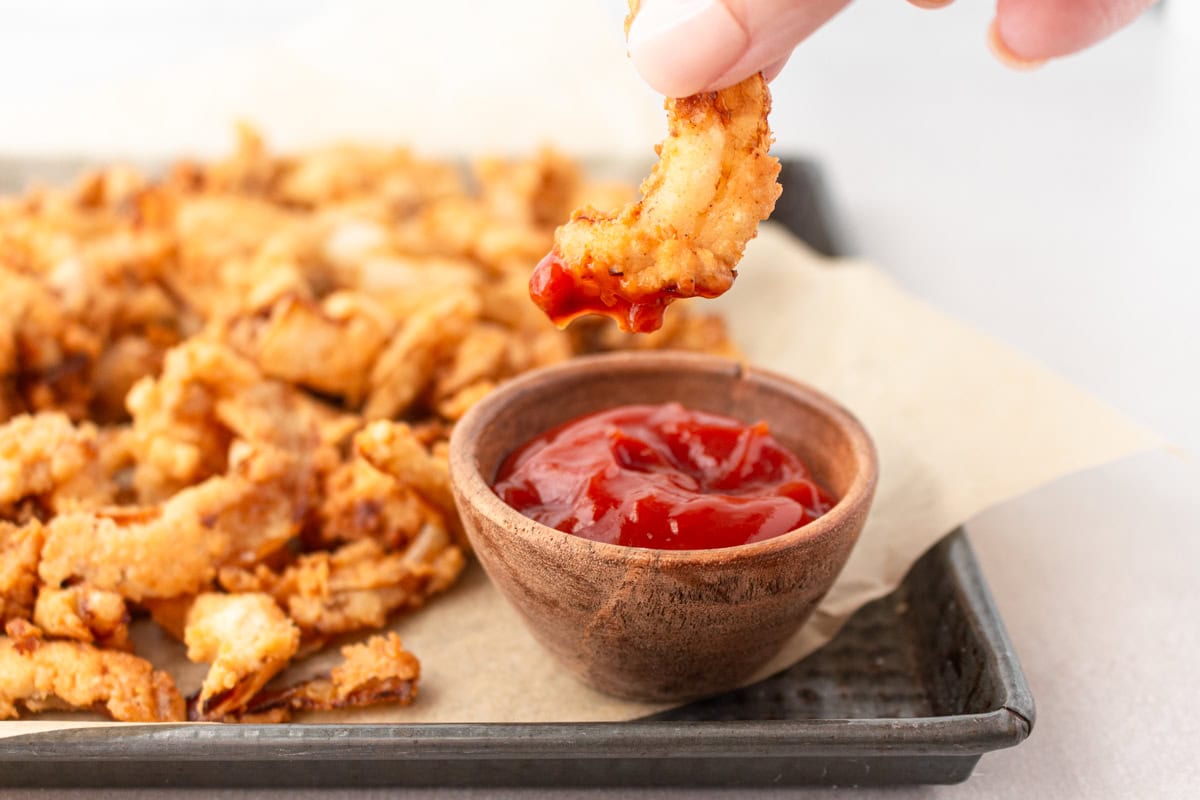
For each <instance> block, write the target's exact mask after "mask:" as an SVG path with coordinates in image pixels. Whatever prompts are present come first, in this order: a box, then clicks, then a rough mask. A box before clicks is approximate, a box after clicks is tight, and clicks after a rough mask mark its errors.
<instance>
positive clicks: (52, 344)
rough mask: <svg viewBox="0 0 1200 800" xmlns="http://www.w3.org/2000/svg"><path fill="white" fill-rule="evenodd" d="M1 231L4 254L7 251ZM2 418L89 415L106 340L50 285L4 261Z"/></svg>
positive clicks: (0, 285) (0, 270) (0, 284)
mask: <svg viewBox="0 0 1200 800" xmlns="http://www.w3.org/2000/svg"><path fill="white" fill-rule="evenodd" d="M3 239H4V236H3V233H0V253H2V252H3V251H4V249H5V248H4V247H3ZM0 297H2V298H4V302H3V303H2V304H0V413H2V414H3V417H0V421H3V420H5V419H7V418H8V417H10V416H13V415H15V414H19V413H22V412H31V413H32V412H37V411H49V410H60V411H62V412H64V413H65V414H67V415H68V416H69V417H71V418H72V419H82V418H83V417H84V416H86V414H87V408H88V403H89V401H90V399H91V390H90V385H89V381H90V373H91V366H92V362H93V360H94V359H95V358H96V356H97V354H98V353H99V352H100V342H99V340H98V338H97V337H96V335H95V334H94V333H93V332H92V331H89V330H88V329H87V327H86V326H84V325H83V324H82V323H81V322H80V321H79V320H77V319H75V318H73V316H72V315H71V314H70V313H69V312H68V311H67V309H66V308H65V307H64V304H63V301H62V299H61V298H60V297H59V295H58V293H57V292H56V291H55V290H54V288H52V287H51V286H50V285H48V283H46V282H42V281H39V280H37V279H35V278H33V277H31V276H30V275H28V274H23V273H21V272H18V271H16V270H14V269H12V268H11V267H9V266H8V265H7V264H5V263H4V262H3V260H0Z"/></svg>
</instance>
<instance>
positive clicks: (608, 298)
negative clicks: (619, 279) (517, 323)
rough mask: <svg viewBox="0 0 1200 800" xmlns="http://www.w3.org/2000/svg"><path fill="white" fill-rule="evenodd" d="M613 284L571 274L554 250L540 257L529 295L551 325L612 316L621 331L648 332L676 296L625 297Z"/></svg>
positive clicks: (660, 323)
mask: <svg viewBox="0 0 1200 800" xmlns="http://www.w3.org/2000/svg"><path fill="white" fill-rule="evenodd" d="M612 284H613V286H611V287H609V286H601V285H600V284H599V283H597V281H596V280H594V279H593V280H580V279H578V278H576V277H575V275H573V274H572V273H571V272H570V271H569V270H568V269H567V268H566V264H565V263H564V262H563V260H562V257H561V256H559V254H558V253H557V252H553V251H552V252H551V253H550V254H549V255H547V256H546V257H545V258H543V259H542V260H541V261H540V262H539V263H538V265H537V267H536V268H535V269H534V271H533V277H531V278H530V279H529V296H530V297H531V298H533V302H535V303H537V305H538V307H539V308H540V309H542V311H544V312H546V316H548V317H549V318H550V319H551V320H553V322H554V324H556V325H558V326H559V327H564V326H566V324H567V323H568V322H570V321H571V320H573V319H575V318H576V317H582V316H583V315H585V314H603V315H604V316H607V317H612V318H613V319H615V320H616V321H617V324H618V325H620V326H621V330H623V331H630V332H631V333H650V332H651V331H656V330H658V329H659V328H661V327H662V323H663V312H665V311H666V309H667V306H668V305H670V303H671V301H673V300H675V299H676V298H675V297H674V296H673V295H669V294H658V295H650V296H648V297H644V298H629V297H624V296H622V295H620V294H619V293H618V292H617V290H616V281H615V280H614V281H612Z"/></svg>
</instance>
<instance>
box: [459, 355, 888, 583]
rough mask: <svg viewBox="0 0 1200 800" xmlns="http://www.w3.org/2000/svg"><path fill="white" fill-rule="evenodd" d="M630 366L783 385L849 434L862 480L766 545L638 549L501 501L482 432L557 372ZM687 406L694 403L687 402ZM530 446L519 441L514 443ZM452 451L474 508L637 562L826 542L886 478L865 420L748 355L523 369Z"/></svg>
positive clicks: (607, 359)
mask: <svg viewBox="0 0 1200 800" xmlns="http://www.w3.org/2000/svg"><path fill="white" fill-rule="evenodd" d="M622 368H624V369H626V370H628V369H630V368H632V369H636V370H639V371H646V372H652V371H656V370H666V369H670V370H673V371H679V370H691V371H694V372H707V373H714V374H721V373H724V374H726V375H728V376H729V377H730V378H732V379H733V380H744V381H757V382H763V383H767V384H775V385H776V386H779V387H780V388H782V389H784V390H786V392H787V393H788V394H789V395H792V396H793V397H794V398H796V399H797V402H800V403H803V404H807V405H809V406H810V407H815V408H816V409H817V410H818V411H819V412H821V413H823V414H824V415H825V416H826V417H827V418H829V419H830V420H832V422H833V424H834V425H835V426H837V427H838V428H840V429H841V430H842V431H843V432H844V433H845V434H846V435H847V436H848V437H849V439H850V442H851V450H852V451H853V453H854V455H855V461H856V462H857V463H856V467H857V469H856V470H855V475H854V479H853V480H852V481H851V483H850V486H849V487H848V488H847V489H846V491H845V492H844V493H843V494H842V496H841V497H839V498H838V500H837V502H836V503H835V504H834V505H833V507H832V508H831V509H829V511H827V512H825V514H823V515H821V516H820V517H818V518H817V519H815V520H813V521H812V522H810V523H808V524H807V525H803V526H801V527H799V528H793V529H792V530H790V531H787V532H786V533H782V534H780V535H778V536H774V537H772V538H770V539H763V540H762V541H758V542H749V543H746V544H739V545H733V546H730V547H713V548H702V549H690V550H667V549H656V548H651V547H636V546H633V545H623V544H613V543H610V542H599V541H596V540H593V539H585V538H584V537H582V536H575V535H574V534H570V533H566V532H565V531H560V530H558V529H557V528H551V527H550V526H549V525H545V524H543V523H541V522H538V521H537V520H535V519H532V518H530V517H527V516H525V515H524V514H522V513H521V512H520V511H518V510H517V509H515V508H513V507H512V506H510V505H509V504H508V503H506V502H504V501H503V500H502V499H500V496H499V495H497V494H496V492H495V491H494V490H493V489H492V485H491V483H490V482H489V481H488V480H487V479H486V478H484V476H483V474H482V473H481V471H480V469H479V464H478V459H476V457H475V453H476V450H477V445H478V442H479V441H480V434H481V433H483V432H485V431H487V430H488V429H494V426H492V425H491V424H490V423H491V422H493V421H494V419H495V418H496V417H497V416H498V415H499V412H500V411H502V410H503V408H504V407H505V406H506V405H507V404H508V403H509V402H511V401H512V400H513V399H515V398H516V397H518V396H520V395H522V394H525V393H527V392H529V391H530V390H531V389H532V388H533V387H535V386H537V385H538V384H539V383H541V382H543V381H545V376H547V375H552V376H554V377H555V378H556V379H558V380H561V379H563V378H569V377H571V376H574V375H580V374H584V373H590V372H596V371H604V372H612V373H614V375H615V374H616V373H618V372H619V371H621V369H622ZM553 383H554V382H547V383H546V384H545V385H546V386H551V385H553ZM680 402H682V401H680ZM684 405H685V407H686V406H687V403H684ZM608 407H609V408H611V407H613V406H608ZM604 408H605V407H597V408H596V409H595V410H596V411H601V410H603V409H604ZM589 413H591V412H589ZM523 443H524V442H518V443H517V444H516V445H514V447H515V446H519V445H520V444H523ZM449 455H450V480H451V484H452V485H453V487H454V489H455V490H456V491H455V495H456V500H457V502H459V503H465V504H470V505H472V506H473V507H474V509H475V511H476V512H478V513H480V514H481V515H483V516H485V517H487V519H488V520H489V521H491V522H492V523H493V524H495V525H497V526H498V527H499V528H502V529H503V530H505V531H507V532H509V533H510V534H512V535H517V536H520V537H522V538H529V537H530V536H531V535H536V536H538V537H542V541H543V542H544V543H549V542H557V543H558V544H559V545H560V546H564V547H582V548H585V549H588V550H589V551H591V552H593V553H597V554H607V555H609V556H612V557H616V558H625V559H635V560H639V559H650V560H653V561H654V562H656V563H660V562H668V563H672V562H689V563H693V562H697V561H728V560H731V559H738V560H740V559H743V558H758V557H762V556H769V555H773V554H776V553H777V552H779V551H784V550H788V549H790V548H792V547H795V546H796V545H799V544H803V543H805V542H809V541H811V540H815V539H820V538H822V537H824V536H827V535H829V534H831V533H833V532H835V531H838V530H843V523H845V522H846V521H847V520H848V519H849V518H850V517H852V516H853V515H855V514H856V513H859V512H860V511H863V512H865V511H866V510H869V507H870V504H871V500H872V497H873V495H874V491H875V487H876V485H877V483H878V480H879V458H878V453H877V451H876V449H875V444H874V442H873V441H872V440H871V436H870V434H869V433H867V430H866V428H865V427H864V426H863V424H862V423H861V422H860V421H859V420H858V418H857V417H855V416H854V415H853V414H852V413H851V412H850V411H849V410H847V409H846V408H845V407H844V406H842V405H841V404H840V403H838V402H837V401H836V400H834V399H833V398H832V397H830V396H829V395H827V394H825V393H824V392H821V391H820V390H818V389H815V388H813V387H812V386H809V385H808V384H806V383H804V382H802V381H798V380H795V379H794V378H790V377H788V376H786V375H782V374H780V373H778V372H774V371H772V370H768V369H763V368H761V367H755V366H753V365H750V364H748V363H747V362H745V361H742V360H738V359H735V358H729V357H725V356H715V355H709V354H705V353H692V352H687V351H678V350H658V351H652V352H637V351H620V352H616V353H600V354H593V355H586V356H577V357H574V358H571V359H569V360H567V361H564V362H560V363H558V364H552V365H550V366H547V367H540V368H538V369H534V370H530V371H529V372H525V373H522V374H521V375H519V376H517V377H515V378H512V379H510V380H509V381H507V382H505V383H503V384H501V385H500V386H499V387H497V388H496V389H495V390H493V391H492V392H491V393H490V394H488V395H487V396H486V397H484V398H483V399H482V400H480V401H479V402H478V403H476V404H475V405H474V406H473V407H472V408H471V409H470V410H468V411H467V413H466V414H465V415H463V417H462V418H461V419H460V420H459V421H458V423H457V424H456V425H455V426H454V430H453V432H452V433H451V436H450V453H449ZM545 537H549V538H548V539H547V538H545Z"/></svg>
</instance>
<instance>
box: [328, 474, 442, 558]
mask: <svg viewBox="0 0 1200 800" xmlns="http://www.w3.org/2000/svg"><path fill="white" fill-rule="evenodd" d="M323 494H324V497H323V498H322V501H321V505H320V507H319V508H318V509H317V514H318V518H319V524H318V525H317V526H315V530H313V531H311V532H309V533H306V540H308V541H312V542H315V543H318V544H320V545H321V546H323V547H328V546H329V545H336V544H339V543H344V542H353V541H357V540H358V539H365V538H369V539H374V540H375V541H377V542H379V543H380V544H381V545H383V546H384V547H385V548H386V549H388V550H398V549H403V548H404V547H405V546H407V544H408V542H409V541H410V540H411V539H412V538H414V537H415V536H416V535H417V533H419V532H420V530H421V527H422V526H423V525H424V524H425V522H426V520H428V519H430V517H431V515H436V514H437V513H438V512H437V511H435V510H434V509H432V508H430V506H429V505H428V504H427V503H425V502H424V501H423V500H422V499H421V497H420V496H419V495H418V494H417V493H416V492H415V491H414V490H413V489H412V488H410V487H408V486H405V485H404V484H402V483H401V482H400V481H398V480H396V478H394V477H392V476H391V475H388V474H386V473H384V472H381V471H379V470H378V469H376V468H375V467H373V466H372V465H371V464H370V463H368V462H367V461H366V460H365V459H363V458H362V457H361V456H357V455H355V456H353V457H352V458H350V459H349V460H347V461H346V462H345V463H343V464H340V465H339V466H338V467H337V468H336V469H334V470H333V471H332V472H330V473H329V474H328V475H327V476H326V477H325V483H324V493H323Z"/></svg>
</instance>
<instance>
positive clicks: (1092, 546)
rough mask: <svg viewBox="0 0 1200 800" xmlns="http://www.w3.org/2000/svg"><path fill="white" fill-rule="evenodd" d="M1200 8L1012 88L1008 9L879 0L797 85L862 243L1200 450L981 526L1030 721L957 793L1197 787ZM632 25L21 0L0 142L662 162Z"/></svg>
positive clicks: (814, 46)
mask: <svg viewBox="0 0 1200 800" xmlns="http://www.w3.org/2000/svg"><path fill="white" fill-rule="evenodd" d="M1198 9H1200V3H1196V2H1194V1H1193V0H1171V3H1170V5H1169V6H1168V7H1167V8H1165V9H1162V10H1161V11H1160V12H1158V13H1155V14H1153V15H1151V16H1150V17H1148V18H1146V19H1145V20H1143V21H1142V22H1140V23H1139V24H1137V25H1136V26H1134V27H1133V28H1132V29H1130V30H1128V31H1125V32H1124V33H1122V34H1121V35H1119V36H1118V37H1116V38H1115V39H1113V40H1112V41H1110V42H1108V43H1105V44H1104V45H1102V46H1100V47H1097V48H1095V49H1093V50H1090V51H1088V52H1086V53H1084V54H1081V55H1079V56H1076V57H1072V58H1069V59H1065V60H1063V61H1061V62H1057V63H1052V64H1050V65H1048V66H1047V67H1045V68H1044V69H1042V70H1040V71H1037V72H1033V73H1028V74H1017V73H1012V72H1009V71H1006V70H1005V69H1004V68H1002V67H1000V66H998V65H997V64H996V63H995V62H994V61H993V60H992V59H991V57H990V56H989V55H988V53H987V52H986V49H985V47H984V44H983V40H984V31H985V29H986V26H987V22H988V19H989V16H990V4H989V3H987V2H983V1H982V0H959V2H958V3H956V4H955V5H954V6H952V7H951V8H949V9H947V10H943V11H938V12H923V11H919V10H916V9H913V8H911V7H909V6H908V5H907V4H906V3H903V2H901V0H859V2H857V3H856V4H855V5H853V6H852V8H850V9H849V10H848V11H847V12H845V13H844V14H843V15H842V16H841V17H839V18H838V19H836V20H834V22H833V23H832V24H831V25H829V26H828V27H827V28H826V29H825V30H823V31H821V32H820V33H818V34H817V35H816V36H815V37H814V38H813V39H812V40H811V41H810V42H809V43H807V44H805V45H804V46H803V47H802V48H801V49H800V51H799V52H798V53H797V55H796V56H795V57H794V58H793V60H792V62H791V64H790V65H789V66H788V68H787V70H786V71H785V72H784V73H783V75H782V76H781V77H780V78H779V80H777V81H776V83H775V85H774V93H775V112H774V115H773V118H772V125H773V128H774V129H775V131H776V134H777V137H778V149H779V151H781V152H785V153H797V154H803V155H808V156H812V157H816V158H818V159H819V160H820V161H821V162H822V164H823V166H824V167H825V169H826V171H827V177H828V179H829V183H830V186H831V189H832V192H833V195H834V200H835V204H836V208H837V212H838V217H839V220H840V222H841V223H842V225H843V229H844V230H843V233H844V234H845V238H846V240H847V241H848V243H849V244H850V246H851V247H852V249H853V250H854V251H855V252H856V253H857V254H860V255H864V256H866V257H868V258H869V259H871V260H872V261H874V262H875V263H877V264H879V265H880V266H881V267H883V268H884V269H886V270H888V271H890V272H891V273H892V274H894V275H895V276H896V277H897V279H898V280H900V281H901V282H902V283H903V284H904V285H906V286H907V287H909V288H910V289H911V290H912V291H914V292H915V293H917V294H918V295H920V296H922V297H924V298H926V299H927V300H929V301H930V302H931V303H933V304H934V305H936V306H938V307H940V308H941V309H943V310H945V311H947V312H948V313H950V314H952V315H955V316H957V317H959V318H961V319H964V320H966V321H968V322H970V323H972V324H974V325H976V326H978V327H979V328H981V329H983V330H985V331H988V332H989V333H991V334H993V335H995V336H996V337H998V338H1000V339H1001V340H1003V341H1005V342H1007V343H1009V344H1010V345H1012V346H1013V347H1015V348H1017V349H1019V350H1021V351H1023V352H1024V353H1026V354H1028V355H1029V356H1031V357H1033V358H1035V359H1037V360H1039V361H1042V362H1043V363H1046V364H1048V365H1049V366H1051V367H1052V368H1054V369H1055V370H1057V371H1059V372H1060V373H1062V374H1064V375H1066V376H1067V377H1069V378H1070V379H1072V380H1074V381H1076V382H1077V383H1079V384H1081V385H1082V386H1084V387H1086V388H1088V389H1090V390H1091V391H1092V392H1094V393H1095V394H1097V395H1098V396H1100V397H1102V398H1104V399H1106V400H1107V401H1109V402H1110V403H1112V404H1113V405H1115V406H1116V407H1117V408H1119V409H1121V410H1123V411H1124V412H1126V413H1127V414H1129V415H1130V416H1132V417H1134V418H1135V419H1138V420H1140V421H1141V422H1143V423H1144V424H1146V425H1148V426H1150V427H1151V428H1153V429H1154V430H1156V431H1158V432H1159V433H1160V434H1162V435H1163V436H1164V437H1165V438H1166V439H1167V440H1169V441H1171V442H1172V443H1174V444H1176V445H1178V446H1179V448H1180V449H1181V450H1184V451H1190V454H1187V453H1183V452H1180V453H1176V454H1171V453H1166V452H1158V453H1152V454H1147V455H1145V456H1141V457H1138V458H1136V459H1132V460H1130V461H1127V462H1125V463H1123V464H1119V465H1114V466H1112V467H1109V468H1105V469H1102V470H1097V471H1093V472H1091V473H1088V474H1086V475H1082V476H1077V477H1074V478H1070V479H1067V480H1064V481H1062V482H1059V483H1058V484H1055V485H1053V486H1051V487H1047V488H1046V489H1044V490H1041V491H1039V492H1037V493H1035V494H1034V495H1032V496H1030V497H1027V498H1023V499H1021V500H1018V501H1015V502H1013V503H1009V504H1006V505H1005V506H1003V507H1001V508H999V509H996V510H995V511H993V512H989V513H987V514H984V515H983V516H982V517H981V518H980V519H978V520H975V521H974V522H973V523H972V525H971V530H972V531H973V539H974V540H975V542H976V545H977V547H978V548H979V550H980V551H981V557H982V560H983V561H984V564H985V570H986V572H987V573H988V576H989V579H990V580H991V582H992V585H993V588H994V591H995V593H996V595H997V599H998V601H999V603H1000V606H1001V609H1002V612H1003V613H1004V615H1005V618H1006V620H1007V621H1008V623H1009V627H1010V629H1011V632H1012V635H1013V638H1014V641H1015V643H1016V646H1017V649H1018V652H1019V653H1020V655H1021V657H1022V660H1023V662H1024V664H1025V667H1026V670H1027V672H1028V673H1029V677H1030V681H1031V684H1032V686H1033V690H1034V694H1035V696H1036V697H1037V700H1038V705H1039V720H1038V723H1037V728H1036V730H1035V733H1034V736H1033V737H1032V738H1031V739H1030V741H1029V742H1027V743H1026V744H1024V745H1022V746H1021V747H1019V748H1017V749H1016V750H1013V751H1008V752H1005V753H1000V754H996V755H994V756H989V757H987V758H985V759H984V760H983V762H981V765H980V767H979V769H978V770H977V774H976V776H975V777H974V778H973V779H972V780H971V781H970V782H969V783H968V784H966V785H965V786H962V787H957V788H952V789H946V790H936V791H933V793H936V794H938V795H939V796H940V795H943V794H945V795H947V796H955V797H957V796H975V797H999V796H1006V795H1011V796H1038V797H1076V796H1089V797H1098V796H1113V797H1120V796H1132V795H1135V794H1140V795H1143V796H1147V795H1150V794H1166V795H1172V796H1184V793H1185V791H1186V790H1187V788H1188V787H1189V786H1190V787H1192V788H1193V789H1194V788H1195V786H1196V785H1200V774H1198V773H1197V767H1196V766H1195V762H1196V761H1197V758H1196V753H1198V752H1200V728H1198V726H1197V721H1196V720H1197V718H1200V707H1198V706H1200V702H1198V700H1197V698H1198V696H1200V678H1198V677H1197V672H1196V668H1195V664H1196V663H1197V660H1198V659H1200V641H1198V639H1197V628H1198V626H1200V623H1198V622H1197V621H1196V620H1197V619H1200V600H1198V594H1200V593H1197V591H1196V588H1195V584H1196V577H1195V576H1196V574H1197V564H1198V563H1200V546H1198V545H1197V537H1200V503H1198V501H1197V499H1196V498H1197V495H1198V493H1197V489H1196V487H1197V485H1198V483H1200V481H1198V479H1200V469H1197V467H1196V462H1195V458H1196V455H1195V454H1197V453H1200V322H1198V321H1197V320H1198V318H1200V317H1198V312H1197V308H1196V306H1197V304H1198V303H1200V277H1198V273H1200V155H1198V152H1200V20H1198V19H1197V18H1198V17H1200V12H1198ZM622 14H623V10H622V3H620V2H619V0H605V1H604V2H601V1H600V0H592V1H591V2H583V1H582V0H573V1H572V2H568V1H567V0H559V1H558V2H554V1H553V0H545V1H544V2H532V1H531V2H521V0H506V2H503V3H483V2H465V0H459V1H451V2H440V3H436V2H423V3H419V4H418V3H374V4H371V3H339V4H337V7H336V8H335V7H334V5H333V4H332V3H327V2H318V1H317V0H302V1H300V2H286V3H285V2H280V1H278V0H272V1H271V2H258V3H248V2H209V3H200V2H192V3H183V2H152V1H151V0H140V1H137V0H119V1H110V2H106V3H94V2H83V1H82V0H80V1H79V2H63V1H62V0H41V1H40V2H35V0H21V1H14V0H0V156H14V155H17V156H23V155H63V154H68V153H69V154H89V155H103V156H112V155H123V154H124V155H136V156H139V157H145V156H156V155H170V154H176V153H180V152H202V153H211V152H215V151H219V150H220V149H221V148H222V147H224V146H226V144H227V143H228V141H229V138H230V137H229V122H230V121H231V120H232V119H234V118H236V117H247V118H250V119H254V120H257V121H259V122H261V124H262V125H263V127H264V128H265V129H266V131H267V133H268V134H269V136H270V138H271V139H272V140H273V141H275V142H278V143H280V144H282V145H284V146H298V145H302V144H306V143H311V142H315V141H322V140H328V139H330V138H337V137H351V136H359V137H363V136H365V137H369V138H375V139H381V140H391V141H401V140H402V141H411V142H414V143H416V144H417V145H418V146H419V147H421V148H422V149H424V150H428V151H430V152H440V153H462V152H479V151H485V150H494V149H499V150H506V151H512V152H521V151H528V150H530V149H532V148H533V147H534V146H536V145H537V144H538V143H540V142H542V141H545V140H551V141H556V142H558V143H560V144H562V145H563V146H565V147H567V148H568V149H572V150H575V151H577V152H580V153H583V154H592V155H595V154H611V155H616V156H638V157H643V158H644V157H646V156H647V155H648V154H649V147H650V145H651V144H652V143H653V142H654V141H655V140H656V139H657V138H659V137H660V136H661V134H662V118H661V111H660V106H659V104H660V99H659V98H656V97H655V96H654V95H653V94H652V93H651V92H649V90H647V89H646V88H645V87H643V86H642V85H641V84H640V83H639V82H638V80H637V78H636V76H634V74H633V72H632V69H631V68H630V67H629V66H628V63H627V61H626V59H625V57H624V53H623V44H622V41H621V33H620V19H621V16H622ZM1185 17H1186V19H1185ZM772 311H773V313H786V309H774V310H772ZM931 791H932V790H931ZM926 793H927V792H926V790H915V791H914V792H912V793H911V794H913V795H916V796H922V795H924V794H926ZM909 794H910V793H905V794H904V795H903V796H908V795H909ZM681 796H682V795H681ZM889 796H900V795H895V794H893V795H889Z"/></svg>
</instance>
